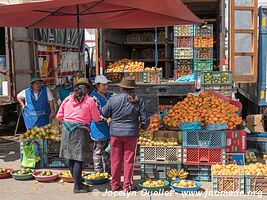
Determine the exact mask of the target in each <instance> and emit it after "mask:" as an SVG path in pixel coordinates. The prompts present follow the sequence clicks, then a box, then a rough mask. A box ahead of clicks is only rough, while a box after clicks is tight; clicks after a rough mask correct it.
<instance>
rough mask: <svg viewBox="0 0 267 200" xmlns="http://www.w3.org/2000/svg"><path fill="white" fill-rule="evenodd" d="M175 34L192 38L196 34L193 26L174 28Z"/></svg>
mask: <svg viewBox="0 0 267 200" xmlns="http://www.w3.org/2000/svg"><path fill="white" fill-rule="evenodd" d="M174 34H175V35H176V36H192V35H193V34H194V26H193V25H178V26H175V27H174Z"/></svg>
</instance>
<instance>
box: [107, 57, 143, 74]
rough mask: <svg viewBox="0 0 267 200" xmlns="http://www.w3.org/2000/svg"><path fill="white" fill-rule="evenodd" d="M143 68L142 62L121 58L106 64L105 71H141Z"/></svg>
mask: <svg viewBox="0 0 267 200" xmlns="http://www.w3.org/2000/svg"><path fill="white" fill-rule="evenodd" d="M143 70H144V63H143V62H138V61H133V60H130V59H127V58H124V59H121V60H119V61H117V62H115V63H111V64H109V65H108V66H107V69H106V72H107V73H113V72H142V71H143Z"/></svg>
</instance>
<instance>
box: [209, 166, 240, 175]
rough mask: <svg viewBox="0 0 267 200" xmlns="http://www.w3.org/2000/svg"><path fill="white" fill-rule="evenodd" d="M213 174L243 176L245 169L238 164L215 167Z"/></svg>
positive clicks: (213, 167) (212, 170)
mask: <svg viewBox="0 0 267 200" xmlns="http://www.w3.org/2000/svg"><path fill="white" fill-rule="evenodd" d="M211 172H212V174H213V175H243V174H244V172H243V168H242V166H240V165H237V164H229V165H218V164H216V165H213V166H212V169H211Z"/></svg>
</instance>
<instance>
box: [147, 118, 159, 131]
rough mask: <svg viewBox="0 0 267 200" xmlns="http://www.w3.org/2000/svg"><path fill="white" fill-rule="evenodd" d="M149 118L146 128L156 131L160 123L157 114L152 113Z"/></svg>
mask: <svg viewBox="0 0 267 200" xmlns="http://www.w3.org/2000/svg"><path fill="white" fill-rule="evenodd" d="M149 120H150V123H149V127H148V128H147V130H149V131H158V130H159V129H160V123H161V122H160V120H161V119H160V116H159V114H154V115H152V116H150V118H149Z"/></svg>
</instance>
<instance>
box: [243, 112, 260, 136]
mask: <svg viewBox="0 0 267 200" xmlns="http://www.w3.org/2000/svg"><path fill="white" fill-rule="evenodd" d="M246 121H247V128H248V129H249V130H250V131H251V132H264V121H263V115H248V116H247V118H246Z"/></svg>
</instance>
